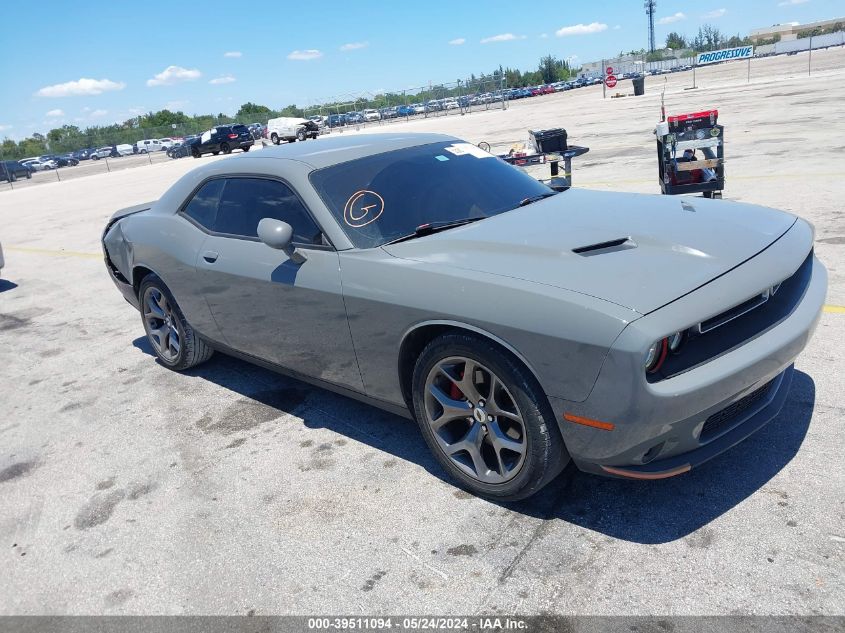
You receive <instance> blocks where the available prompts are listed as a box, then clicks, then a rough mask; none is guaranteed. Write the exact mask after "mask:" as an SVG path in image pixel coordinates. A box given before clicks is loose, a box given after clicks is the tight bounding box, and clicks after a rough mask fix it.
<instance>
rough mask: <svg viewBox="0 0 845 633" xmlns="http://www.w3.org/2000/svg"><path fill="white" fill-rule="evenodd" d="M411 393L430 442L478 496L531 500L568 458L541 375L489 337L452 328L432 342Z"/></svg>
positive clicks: (451, 470) (461, 482)
mask: <svg viewBox="0 0 845 633" xmlns="http://www.w3.org/2000/svg"><path fill="white" fill-rule="evenodd" d="M412 397H413V408H414V414H415V418H416V420H417V423H418V424H419V426H420V429H421V431H422V434H423V437H424V438H425V440H426V443H427V444H428V446H429V448H430V449H431V451H432V452H433V453H434V455H435V457H436V458H437V460H438V461H439V462H440V464H441V465H442V466H443V468H444V469H446V471H447V472H448V473H449V475H451V477H452V478H453V479H454V480H455V481H456V482H457V483H458V485H460V486H461V487H463V488H466V489H467V490H469V491H471V492H473V493H474V494H477V495H480V496H483V497H487V498H490V499H496V500H499V501H515V500H518V499H524V498H525V497H528V496H530V495H532V494H534V493H535V492H537V491H538V490H539V489H540V488H542V487H543V486H544V485H546V484H547V483H548V482H549V481H551V480H552V479H553V478H554V477H555V476H556V475H557V474H558V473H560V471H561V470H562V469H563V467H564V466H566V464H567V463H568V462H569V454H568V453H567V451H566V448H565V447H564V445H563V440H562V439H561V436H560V431H559V430H558V428H557V425H556V424H555V421H554V413H553V412H552V410H551V406H550V405H549V403H548V400H547V399H546V396H545V394H544V393H543V391H542V389H541V388H540V385H539V384H538V383H537V381H536V379H534V377H533V376H532V375H531V374H530V372H528V370H527V369H526V368H525V367H524V366H523V365H522V364H521V363H520V362H519V361H518V360H516V359H515V358H513V357H512V356H511V355H510V354H509V353H507V352H506V351H504V350H503V349H501V348H499V347H497V346H496V345H494V344H493V343H491V342H489V341H487V340H486V339H484V338H481V337H479V336H475V335H472V334H462V333H453V334H446V335H443V336H441V337H438V338H437V339H435V340H433V341H432V342H431V343H429V344H428V345H427V346H426V348H425V349H424V350H423V353H422V354H421V355H420V357H419V359H418V360H417V364H416V367H415V368H414V374H413V378H412Z"/></svg>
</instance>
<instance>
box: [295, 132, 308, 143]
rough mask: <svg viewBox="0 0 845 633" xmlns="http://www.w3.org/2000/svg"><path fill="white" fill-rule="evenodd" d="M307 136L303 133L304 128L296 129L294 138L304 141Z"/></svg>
mask: <svg viewBox="0 0 845 633" xmlns="http://www.w3.org/2000/svg"><path fill="white" fill-rule="evenodd" d="M307 138H308V135H307V134H306V133H305V130H297V131H296V140H297V141H304V140H305V139H307Z"/></svg>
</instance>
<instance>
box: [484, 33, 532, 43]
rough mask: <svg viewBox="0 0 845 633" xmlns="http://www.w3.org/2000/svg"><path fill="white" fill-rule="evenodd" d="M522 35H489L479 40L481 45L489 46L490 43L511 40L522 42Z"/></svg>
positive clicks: (523, 37)
mask: <svg viewBox="0 0 845 633" xmlns="http://www.w3.org/2000/svg"><path fill="white" fill-rule="evenodd" d="M524 39H525V36H524V35H514V34H513V33H500V34H499V35H491V36H490V37H485V38H484V39H483V40H481V43H482V44H489V43H490V42H512V41H513V40H524Z"/></svg>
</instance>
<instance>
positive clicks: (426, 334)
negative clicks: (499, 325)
mask: <svg viewBox="0 0 845 633" xmlns="http://www.w3.org/2000/svg"><path fill="white" fill-rule="evenodd" d="M450 332H456V333H464V334H475V335H477V336H480V337H482V338H484V339H487V341H489V342H490V343H492V344H493V345H495V346H496V347H498V348H500V349H501V350H502V351H503V352H505V353H506V354H508V355H510V356H512V357H513V358H514V359H515V360H516V361H518V362H519V363H521V364H522V365H523V366H524V367H525V368H526V369H527V370H528V372H529V373H530V374H531V376H532V377H533V378H534V380H536V381H537V384H538V385H540V388H541V389H542V383H541V382H540V379H539V377H538V375H537V372H536V371H535V370H534V368H533V367H532V366H531V363H530V362H528V359H527V358H525V356H523V355H522V354H520V353H519V351H517V350H516V348H514V347H513V346H512V345H511V344H510V343H508V342H507V341H505V340H503V339H502V338H500V337H498V336H496V335H495V334H492V333H490V332H488V331H486V330H484V329H482V328H479V327H476V326H474V325H469V324H468V323H461V322H460V321H449V320H435V321H425V322H423V323H417V324H416V325H414V326H412V327H411V328H409V329H408V330H407V331H406V332H405V333H404V334H403V335H402V342H401V343H400V344H399V357H398V367H397V369H398V372H399V387H400V389H401V390H402V398H403V399H404V400H405V404H406V405H407V406H408V410H409V411H413V410H414V409H413V399H412V397H411V378H412V377H413V374H414V364H415V361H416V359H417V358H418V357H419V355H420V354H421V353H422V351H423V349H425V346H426V345H428V344H429V343H430V342H431V341H433V340H434V339H435V338H437V337H438V336H442V335H443V334H448V333H450Z"/></svg>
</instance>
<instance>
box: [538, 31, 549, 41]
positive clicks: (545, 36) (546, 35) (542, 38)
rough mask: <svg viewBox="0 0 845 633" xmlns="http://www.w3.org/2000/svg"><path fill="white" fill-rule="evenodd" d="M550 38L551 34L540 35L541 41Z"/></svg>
mask: <svg viewBox="0 0 845 633" xmlns="http://www.w3.org/2000/svg"><path fill="white" fill-rule="evenodd" d="M548 37H549V34H548V33H541V34H540V39H541V40H545V39H546V38H548Z"/></svg>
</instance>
